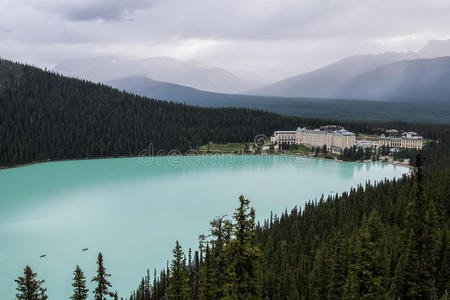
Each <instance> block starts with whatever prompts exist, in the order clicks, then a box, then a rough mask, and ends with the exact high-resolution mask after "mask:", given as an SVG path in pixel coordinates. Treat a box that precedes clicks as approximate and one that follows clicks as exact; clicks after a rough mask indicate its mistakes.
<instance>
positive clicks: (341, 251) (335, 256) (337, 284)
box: [328, 234, 346, 299]
mask: <svg viewBox="0 0 450 300" xmlns="http://www.w3.org/2000/svg"><path fill="white" fill-rule="evenodd" d="M333 242H334V245H333V248H334V249H333V253H332V256H331V260H330V284H329V287H328V299H342V295H343V292H344V285H345V276H346V255H345V254H346V253H345V252H346V251H345V250H346V249H345V245H344V243H345V240H344V237H343V236H342V235H340V234H338V235H336V236H335V238H334V240H333Z"/></svg>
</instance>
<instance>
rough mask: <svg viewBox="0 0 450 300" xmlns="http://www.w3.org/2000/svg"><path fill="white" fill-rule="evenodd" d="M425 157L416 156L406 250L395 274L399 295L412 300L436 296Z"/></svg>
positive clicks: (432, 210) (431, 208)
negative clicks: (424, 165)
mask: <svg viewBox="0 0 450 300" xmlns="http://www.w3.org/2000/svg"><path fill="white" fill-rule="evenodd" d="M422 159H423V158H422V155H421V153H420V152H419V153H418V154H417V157H416V176H415V180H414V185H413V189H412V201H411V202H410V203H409V205H408V207H407V213H406V220H405V224H406V227H405V230H404V233H403V247H404V251H403V253H402V257H400V262H399V267H398V269H397V271H396V293H397V296H398V297H401V298H409V299H425V298H426V299H431V298H433V297H434V294H435V293H436V291H435V284H436V283H435V280H434V278H433V276H432V275H433V259H434V256H433V250H434V249H435V247H436V246H435V243H436V225H435V221H434V218H435V213H434V209H433V205H432V202H431V201H430V200H429V198H428V197H427V195H426V194H425V191H424V184H425V183H424V180H425V174H424V170H423V165H422Z"/></svg>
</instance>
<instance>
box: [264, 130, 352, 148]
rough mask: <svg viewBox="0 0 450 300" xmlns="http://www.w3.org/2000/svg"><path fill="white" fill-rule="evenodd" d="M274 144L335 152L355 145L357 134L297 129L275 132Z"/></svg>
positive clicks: (272, 139)
mask: <svg viewBox="0 0 450 300" xmlns="http://www.w3.org/2000/svg"><path fill="white" fill-rule="evenodd" d="M270 141H271V143H272V144H301V145H306V146H309V147H323V146H324V145H325V146H326V147H327V149H328V150H331V151H334V152H341V151H342V150H343V149H345V148H351V147H353V146H354V145H355V134H354V133H353V132H350V131H347V130H345V129H343V128H341V129H338V130H334V131H328V130H327V131H325V130H319V129H314V130H311V129H306V128H300V127H299V128H297V130H296V131H275V132H274V134H273V135H272V137H271V138H270Z"/></svg>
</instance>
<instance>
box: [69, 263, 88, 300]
mask: <svg viewBox="0 0 450 300" xmlns="http://www.w3.org/2000/svg"><path fill="white" fill-rule="evenodd" d="M72 286H73V295H72V296H71V297H70V299H72V300H85V299H87V297H88V292H89V290H88V289H87V288H86V278H85V277H84V274H83V271H82V270H81V268H80V267H79V266H78V265H77V266H76V267H75V271H74V272H73V283H72Z"/></svg>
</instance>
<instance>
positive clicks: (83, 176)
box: [0, 156, 408, 300]
mask: <svg viewBox="0 0 450 300" xmlns="http://www.w3.org/2000/svg"><path fill="white" fill-rule="evenodd" d="M407 172H408V169H407V168H404V167H399V166H393V165H387V164H383V163H342V162H332V161H324V160H315V159H307V158H298V157H292V156H199V157H156V158H152V159H147V160H142V159H139V158H117V159H96V160H80V161H64V162H49V163H41V164H35V165H30V166H25V167H20V168H13V169H6V170H0V295H1V297H0V298H1V299H14V298H15V292H16V291H15V288H16V285H15V283H14V279H15V278H17V277H18V276H19V275H21V274H22V273H23V269H24V267H25V266H26V265H27V264H28V265H30V266H31V268H32V269H33V270H34V271H35V272H37V273H38V277H39V278H40V279H45V280H46V284H45V286H46V287H47V288H48V295H49V299H50V300H53V299H55V300H60V299H68V298H69V297H70V295H71V293H72V286H71V282H72V277H73V275H72V273H73V270H74V268H75V265H77V264H78V265H80V267H81V268H82V269H83V271H84V272H85V275H86V277H87V279H88V281H90V280H91V279H92V277H93V276H94V275H95V270H96V256H97V253H98V252H99V251H102V252H103V254H104V261H105V266H106V270H107V271H108V272H109V273H111V274H112V276H111V283H112V285H113V290H117V291H118V292H119V296H123V297H125V296H129V294H130V292H131V290H132V289H135V288H136V287H137V285H138V283H139V280H140V278H141V276H142V275H144V273H145V272H146V270H147V268H150V272H151V274H152V275H153V269H154V268H157V269H160V268H162V267H165V265H166V261H167V260H169V259H170V258H171V250H172V248H173V247H174V245H175V240H179V241H180V243H181V244H182V246H183V248H184V250H185V251H186V252H187V249H188V248H189V247H192V248H196V247H197V244H198V243H197V241H198V235H199V234H201V233H206V232H207V230H208V228H209V221H210V220H211V219H212V218H213V217H215V216H218V215H222V214H225V213H228V214H232V212H233V209H234V208H235V207H236V206H237V205H238V197H239V195H244V196H245V197H246V198H249V199H250V200H251V205H252V206H254V207H255V209H256V215H257V219H258V220H260V221H262V220H264V219H265V218H267V217H268V216H269V215H270V212H271V211H273V212H274V214H280V213H282V212H283V211H284V210H285V209H288V210H290V209H292V208H293V207H294V206H303V204H304V203H305V202H306V201H308V200H312V199H315V198H320V196H321V195H322V194H324V195H325V196H326V195H328V194H330V193H342V192H344V191H348V190H349V189H350V188H352V187H356V186H357V185H358V184H364V183H365V182H366V181H369V180H370V181H371V182H374V181H379V180H383V179H385V178H388V179H392V178H399V177H401V176H402V175H403V174H405V173H407ZM83 248H89V250H88V251H84V252H83V251H81V249H83ZM41 254H46V255H47V256H46V257H45V258H40V255H41ZM89 287H90V288H91V287H92V285H91V284H90V282H89ZM91 290H92V289H91ZM89 293H90V297H89V299H92V298H93V296H92V292H91V291H90V292H89Z"/></svg>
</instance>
